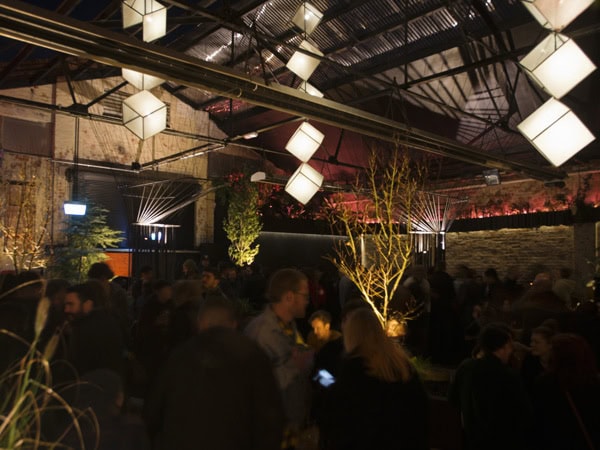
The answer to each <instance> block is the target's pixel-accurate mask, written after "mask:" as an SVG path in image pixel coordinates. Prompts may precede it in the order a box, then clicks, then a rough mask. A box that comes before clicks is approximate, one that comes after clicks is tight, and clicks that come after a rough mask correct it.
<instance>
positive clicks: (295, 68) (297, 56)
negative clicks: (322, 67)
mask: <svg viewBox="0 0 600 450" xmlns="http://www.w3.org/2000/svg"><path fill="white" fill-rule="evenodd" d="M299 48H301V49H303V50H306V51H307V52H310V53H313V54H315V55H318V56H323V53H321V52H320V51H319V49H318V48H317V47H315V46H314V45H312V44H310V43H309V42H307V41H302V42H301V43H300V47H299ZM319 62H320V61H319V59H318V58H315V57H312V56H309V55H306V54H304V53H302V52H298V51H297V52H295V53H294V54H293V55H292V57H291V58H290V60H289V61H288V63H287V64H286V67H287V68H288V69H290V70H291V71H292V72H294V73H295V74H296V75H298V76H299V77H300V78H302V79H303V80H305V81H306V80H308V79H309V78H310V76H311V75H312V73H313V72H314V71H315V69H316V68H317V66H318V65H319Z"/></svg>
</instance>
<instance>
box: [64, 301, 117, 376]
mask: <svg viewBox="0 0 600 450" xmlns="http://www.w3.org/2000/svg"><path fill="white" fill-rule="evenodd" d="M68 342H69V344H68V350H67V360H68V361H69V362H70V363H71V364H72V365H73V366H74V367H75V369H77V372H78V373H79V375H83V374H85V373H86V372H89V371H90V370H94V369H111V370H114V371H115V372H117V373H119V374H122V373H123V363H124V349H125V344H124V341H123V335H122V332H121V328H120V326H119V324H118V322H117V320H116V319H115V317H114V316H113V315H112V314H111V313H109V312H108V311H106V310H103V309H95V310H93V311H92V312H90V313H89V314H87V315H85V316H82V317H79V318H77V319H75V320H74V321H73V322H72V323H71V332H70V336H69V339H68Z"/></svg>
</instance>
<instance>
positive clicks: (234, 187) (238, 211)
mask: <svg viewBox="0 0 600 450" xmlns="http://www.w3.org/2000/svg"><path fill="white" fill-rule="evenodd" d="M258 194H259V193H258V188H257V187H256V184H255V183H252V182H251V181H250V179H249V177H248V176H246V175H245V174H243V173H234V174H231V175H230V176H229V177H228V189H227V200H228V205H227V218H226V219H225V221H224V223H223V229H224V230H225V233H226V234H227V239H229V241H230V245H229V249H228V254H229V258H230V259H231V261H233V263H234V264H235V265H237V266H239V267H243V266H245V265H250V264H252V263H253V262H254V258H255V257H256V255H257V254H258V251H259V247H260V246H259V245H258V244H254V242H255V241H256V239H258V236H259V235H260V231H261V230H262V221H261V218H260V213H259V210H258V200H259V195H258Z"/></svg>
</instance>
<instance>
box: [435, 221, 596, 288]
mask: <svg viewBox="0 0 600 450" xmlns="http://www.w3.org/2000/svg"><path fill="white" fill-rule="evenodd" d="M582 231H583V230H582ZM580 234H581V235H583V234H584V233H583V232H582V233H580ZM588 234H590V235H591V239H592V241H591V242H592V243H593V234H591V232H589V231H588ZM574 236H575V233H574V228H573V227H572V226H557V227H540V228H535V229H502V230H494V231H473V232H468V233H448V235H447V237H446V261H447V265H448V271H449V273H451V274H454V272H455V270H456V267H457V266H458V265H459V264H466V265H467V266H469V267H471V268H472V269H474V270H476V271H477V273H478V274H482V273H483V271H484V270H485V269H487V268H489V267H494V268H495V269H496V270H497V271H498V274H499V275H500V277H501V278H503V277H504V275H505V274H506V270H507V269H508V268H509V267H515V268H516V269H517V270H518V271H519V272H520V273H521V274H527V273H528V272H529V271H531V269H532V268H533V267H535V266H539V265H544V266H546V267H548V268H549V269H559V268H561V267H569V268H575V267H577V268H578V269H579V268H580V267H581V265H579V264H575V259H576V255H575V241H574V239H575V238H574ZM592 248H593V247H592ZM577 257H578V258H579V255H578V256H577ZM575 275H576V276H577V277H581V276H583V275H584V274H582V273H577V274H575Z"/></svg>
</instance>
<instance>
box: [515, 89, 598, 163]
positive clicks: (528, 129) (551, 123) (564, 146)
mask: <svg viewBox="0 0 600 450" xmlns="http://www.w3.org/2000/svg"><path fill="white" fill-rule="evenodd" d="M517 128H518V129H519V131H520V132H521V133H522V134H523V135H524V136H525V137H526V138H527V140H528V141H529V142H531V144H533V146H534V147H535V148H536V149H537V150H538V151H539V152H540V153H541V154H542V155H543V156H544V157H545V158H546V159H547V160H548V161H550V162H551V163H552V164H554V165H555V166H557V167H558V166H560V165H561V164H562V163H564V162H565V161H567V160H568V159H569V158H571V157H572V156H573V155H575V154H576V153H577V152H578V151H579V150H581V149H582V148H583V147H585V146H586V145H588V144H589V143H590V142H592V141H593V140H594V135H593V134H592V133H591V132H590V130H588V129H587V127H586V126H585V125H584V124H583V123H582V122H581V121H580V120H579V118H578V117H577V116H576V115H575V114H574V113H573V111H571V110H570V109H569V107H567V106H566V105H564V104H563V103H561V102H559V101H558V100H556V99H554V98H551V99H550V100H548V101H547V102H546V103H544V104H543V105H542V106H541V107H539V108H538V109H537V110H535V111H534V112H533V114H531V115H530V116H529V117H527V118H526V119H525V120H524V121H523V122H521V123H520V124H519V125H517Z"/></svg>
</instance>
